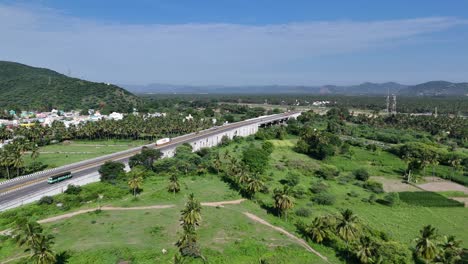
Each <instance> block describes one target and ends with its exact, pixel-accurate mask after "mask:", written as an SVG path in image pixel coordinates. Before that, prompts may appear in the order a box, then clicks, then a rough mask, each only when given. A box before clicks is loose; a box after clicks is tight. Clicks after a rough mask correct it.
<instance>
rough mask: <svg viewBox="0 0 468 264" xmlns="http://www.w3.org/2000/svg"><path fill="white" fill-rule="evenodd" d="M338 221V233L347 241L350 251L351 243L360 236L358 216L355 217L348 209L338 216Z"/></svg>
mask: <svg viewBox="0 0 468 264" xmlns="http://www.w3.org/2000/svg"><path fill="white" fill-rule="evenodd" d="M336 220H337V225H336V231H337V232H338V235H339V236H340V237H341V239H343V240H344V241H346V248H348V249H349V242H350V241H353V240H354V239H356V238H357V237H358V235H359V233H358V232H359V228H358V218H357V215H355V214H354V213H353V211H351V210H350V209H346V210H344V211H342V212H341V214H340V215H338V217H337V218H336ZM348 254H349V250H348Z"/></svg>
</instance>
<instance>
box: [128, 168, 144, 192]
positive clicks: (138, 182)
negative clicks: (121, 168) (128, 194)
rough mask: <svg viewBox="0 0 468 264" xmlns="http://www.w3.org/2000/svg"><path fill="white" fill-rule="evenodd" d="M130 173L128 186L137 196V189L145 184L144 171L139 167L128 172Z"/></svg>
mask: <svg viewBox="0 0 468 264" xmlns="http://www.w3.org/2000/svg"><path fill="white" fill-rule="evenodd" d="M128 175H129V176H130V179H129V180H128V186H129V187H130V189H132V190H133V196H136V195H137V190H139V189H141V186H142V184H143V171H142V170H141V169H139V168H134V169H132V170H131V171H130V172H129V173H128Z"/></svg>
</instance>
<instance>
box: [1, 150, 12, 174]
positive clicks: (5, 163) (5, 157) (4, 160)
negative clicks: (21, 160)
mask: <svg viewBox="0 0 468 264" xmlns="http://www.w3.org/2000/svg"><path fill="white" fill-rule="evenodd" d="M12 165H13V164H12V160H11V156H10V153H9V152H8V149H7V148H4V149H3V150H1V149H0V166H2V167H4V168H5V171H6V173H7V179H10V167H11V166H12Z"/></svg>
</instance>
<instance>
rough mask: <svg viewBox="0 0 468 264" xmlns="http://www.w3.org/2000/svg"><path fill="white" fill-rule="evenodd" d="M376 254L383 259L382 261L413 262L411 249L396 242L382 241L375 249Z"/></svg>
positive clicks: (402, 263)
mask: <svg viewBox="0 0 468 264" xmlns="http://www.w3.org/2000/svg"><path fill="white" fill-rule="evenodd" d="M377 255H378V256H380V257H381V259H382V260H384V261H383V262H382V263H401V264H409V263H414V261H413V258H412V254H411V251H410V250H409V249H408V247H407V246H405V245H402V244H400V243H398V242H394V241H391V242H383V243H382V245H381V246H380V247H378V249H377Z"/></svg>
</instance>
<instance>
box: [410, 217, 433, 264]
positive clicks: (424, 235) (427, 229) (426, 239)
mask: <svg viewBox="0 0 468 264" xmlns="http://www.w3.org/2000/svg"><path fill="white" fill-rule="evenodd" d="M419 233H420V234H421V236H420V237H418V238H416V239H415V242H416V247H415V251H416V255H417V256H418V257H420V258H422V259H424V261H426V263H429V262H430V261H432V260H433V259H434V258H435V257H436V256H437V253H438V248H437V245H436V244H435V239H437V229H436V228H434V227H432V226H431V225H427V226H424V227H423V229H421V230H420V231H419Z"/></svg>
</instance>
